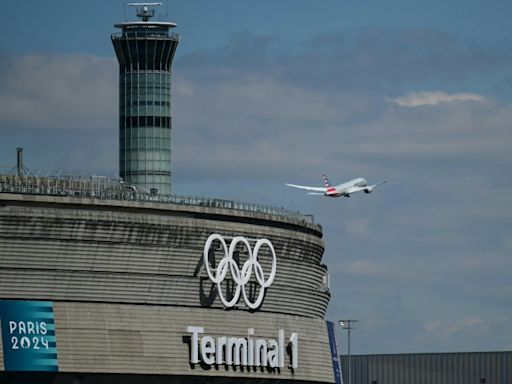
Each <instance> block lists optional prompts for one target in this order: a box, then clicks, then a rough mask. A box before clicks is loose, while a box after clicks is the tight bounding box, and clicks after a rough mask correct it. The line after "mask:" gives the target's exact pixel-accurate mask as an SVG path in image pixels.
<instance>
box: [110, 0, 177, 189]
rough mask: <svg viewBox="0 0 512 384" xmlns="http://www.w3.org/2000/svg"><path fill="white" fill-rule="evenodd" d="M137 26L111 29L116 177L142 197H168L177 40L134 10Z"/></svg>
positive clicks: (149, 12)
mask: <svg viewBox="0 0 512 384" xmlns="http://www.w3.org/2000/svg"><path fill="white" fill-rule="evenodd" d="M137 16H138V17H139V18H140V19H141V20H139V21H130V22H124V23H120V24H116V25H115V27H116V28H121V30H122V32H121V33H119V34H113V35H112V43H113V45H114V49H115V51H116V55H117V59H118V61H119V175H120V176H121V178H122V179H123V180H124V181H125V182H126V183H128V184H130V185H133V186H135V187H136V188H138V189H141V190H143V191H148V192H149V191H151V192H153V193H159V194H164V195H168V194H170V193H171V176H172V172H171V127H172V119H171V77H172V70H171V66H172V60H173V58H174V53H175V52H176V47H177V46H178V42H179V35H178V34H175V33H170V32H169V31H170V29H171V28H174V27H176V24H175V23H171V22H163V21H151V20H150V19H151V18H152V17H153V16H154V10H153V9H149V8H148V7H147V6H140V7H139V8H137Z"/></svg>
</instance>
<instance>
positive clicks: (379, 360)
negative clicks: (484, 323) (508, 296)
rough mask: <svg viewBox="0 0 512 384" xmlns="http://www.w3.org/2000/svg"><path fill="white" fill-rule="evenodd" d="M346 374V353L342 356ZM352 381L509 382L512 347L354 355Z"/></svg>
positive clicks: (418, 383)
mask: <svg viewBox="0 0 512 384" xmlns="http://www.w3.org/2000/svg"><path fill="white" fill-rule="evenodd" d="M341 363H342V368H343V373H344V378H345V380H346V379H347V378H346V372H347V357H346V356H342V357H341ZM351 364H352V369H351V375H352V378H351V382H352V384H385V383H393V384H481V383H486V384H508V383H512V351H507V352H460V353H425V354H421V353H418V354H399V355H355V356H351Z"/></svg>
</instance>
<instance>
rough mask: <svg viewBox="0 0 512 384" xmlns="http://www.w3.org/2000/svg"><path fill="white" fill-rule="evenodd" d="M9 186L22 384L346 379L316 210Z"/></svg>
mask: <svg viewBox="0 0 512 384" xmlns="http://www.w3.org/2000/svg"><path fill="white" fill-rule="evenodd" d="M0 187H1V183H0ZM0 191H3V192H4V193H0V298H1V299H2V301H1V302H0V316H1V318H2V338H3V349H2V351H3V352H2V354H3V356H2V357H3V358H0V369H1V370H2V371H3V373H2V377H3V378H5V379H6V380H9V382H26V381H24V380H27V378H30V380H35V379H39V380H48V382H55V383H57V382H58V383H104V382H105V383H107V382H108V383H114V382H115V383H117V382H119V383H121V382H122V383H175V382H177V383H181V382H185V383H188V382H191V383H192V382H193V383H224V382H251V383H252V382H254V383H273V382H286V383H302V382H334V373H333V364H332V358H331V350H330V345H329V335H328V330H327V326H326V322H325V320H324V315H325V311H326V308H327V305H328V303H329V298H330V294H329V292H328V288H327V286H326V277H327V270H326V267H325V265H323V264H322V263H321V259H322V254H323V249H324V246H323V241H322V231H321V227H320V226H319V225H317V224H314V223H312V222H309V221H307V220H305V219H306V217H303V218H300V217H290V216H286V215H279V214H271V213H262V212H258V210H255V211H254V212H251V211H250V209H251V207H250V205H248V206H247V207H246V208H247V209H227V208H225V205H224V206H223V205H222V204H218V203H212V204H206V202H203V203H202V202H195V203H194V204H176V203H162V202H144V201H126V200H114V199H97V198H88V197H80V196H51V195H47V194H44V193H43V194H38V195H34V194H19V193H5V192H7V188H6V187H5V184H4V185H3V189H2V188H0ZM40 192H41V191H40ZM212 235H214V236H213V237H212ZM209 239H210V241H208V240H209ZM261 239H266V240H268V242H265V241H263V242H262V241H260V242H259V244H260V245H259V246H257V243H258V241H259V240H261ZM234 242H236V243H237V244H233V243H234ZM208 243H209V244H208ZM224 243H225V245H224ZM205 245H207V247H206V248H205ZM272 251H273V252H272ZM206 264H207V265H206ZM261 292H263V293H261ZM258 301H259V302H258ZM255 303H256V305H257V306H256V307H255V308H251V306H253V307H254V304H255ZM34 308H35V309H34ZM43 324H44V325H43ZM23 343H24V345H22V344H23ZM34 348H36V350H34ZM19 353H22V354H21V355H20V354H19ZM23 353H25V355H23ZM31 353H32V354H31ZM2 362H3V363H2ZM27 375H28V376H27ZM16 380H18V381H16ZM31 382H33V381H31Z"/></svg>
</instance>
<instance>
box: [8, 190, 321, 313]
mask: <svg viewBox="0 0 512 384" xmlns="http://www.w3.org/2000/svg"><path fill="white" fill-rule="evenodd" d="M37 198H38V197H33V199H34V200H33V201H32V203H33V206H30V207H26V206H17V205H16V204H13V202H12V201H10V204H8V205H7V206H5V207H1V208H0V245H1V246H0V275H1V280H0V295H1V296H2V297H8V298H24V299H25V298H38V299H50V300H56V301H58V300H79V301H100V302H113V303H115V302H122V303H136V304H140V303H145V304H160V305H183V306H187V307H190V306H198V307H205V306H206V307H213V308H221V307H222V303H221V302H220V300H219V299H218V298H216V292H215V287H214V286H213V285H212V283H211V282H210V280H209V279H208V277H207V274H206V271H205V268H204V265H203V248H204V244H205V242H206V239H207V238H208V236H209V235H210V234H211V233H219V234H221V235H223V236H225V237H226V238H229V237H233V236H238V235H242V236H245V237H247V238H249V239H251V241H252V242H254V241H255V239H258V238H268V239H269V240H271V241H272V244H273V246H274V248H275V251H276V254H277V271H278V273H277V274H276V279H275V281H274V283H273V284H272V286H271V287H270V288H269V289H267V291H266V297H265V300H264V302H263V305H262V306H261V307H260V310H261V311H268V312H275V313H286V314H291V315H299V316H309V317H317V318H323V316H324V314H325V310H326V308H327V305H328V302H329V293H328V292H325V291H324V289H323V288H322V286H323V282H324V277H325V275H326V273H327V272H326V268H325V266H324V265H322V264H320V263H319V261H320V260H321V257H322V253H323V243H322V240H321V238H320V237H319V236H313V235H309V234H305V233H303V232H300V231H293V230H287V229H282V228H273V227H271V226H263V225H254V224H250V223H248V224H244V223H240V222H229V221H226V220H225V217H224V215H223V217H222V220H215V215H214V214H211V217H212V219H208V220H206V219H194V218H191V217H188V215H186V214H184V212H183V211H180V212H176V211H174V210H172V209H168V210H167V211H164V212H161V211H157V213H155V212H154V211H151V210H147V214H146V215H144V214H141V213H140V210H137V211H136V212H133V215H131V214H130V213H127V212H126V207H122V208H121V207H115V206H110V207H105V206H101V207H95V205H94V204H92V205H91V204H88V203H87V204H83V205H82V206H80V205H77V204H76V203H75V204H73V205H72V206H70V205H59V204H56V205H55V206H53V207H51V206H50V207H48V206H43V205H38V204H37V202H38V199H37ZM27 199H28V197H27V196H24V197H23V200H24V203H26V201H27ZM80 200H81V199H77V201H80ZM57 201H59V200H57ZM20 205H23V204H20ZM94 208H101V210H100V209H97V210H94ZM108 208H110V209H108ZM237 221H240V218H238V219H237ZM264 249H265V248H264ZM265 251H266V252H264V253H263V254H262V255H261V256H260V258H259V260H260V262H261V264H262V266H263V268H264V270H265V271H267V273H268V271H270V269H271V265H270V262H271V257H270V253H269V252H268V251H267V250H266V249H265ZM215 257H216V259H217V260H219V259H220V258H221V257H222V254H221V252H219V251H217V252H216V255H215ZM243 260H244V256H241V261H242V262H243ZM27 281H29V282H28V283H27ZM255 287H257V285H255ZM238 308H240V309H244V308H245V309H247V307H246V306H245V304H244V303H243V300H240V302H239V306H238Z"/></svg>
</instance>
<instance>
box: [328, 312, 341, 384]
mask: <svg viewBox="0 0 512 384" xmlns="http://www.w3.org/2000/svg"><path fill="white" fill-rule="evenodd" d="M326 323H327V335H328V336H329V346H330V347H331V358H332V369H333V370H334V380H335V381H334V382H335V383H336V384H342V383H343V380H342V378H341V370H340V363H339V358H338V347H337V345H336V335H335V333H334V324H333V322H332V321H326Z"/></svg>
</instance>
